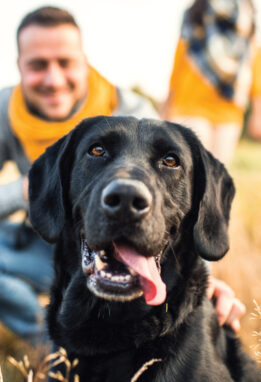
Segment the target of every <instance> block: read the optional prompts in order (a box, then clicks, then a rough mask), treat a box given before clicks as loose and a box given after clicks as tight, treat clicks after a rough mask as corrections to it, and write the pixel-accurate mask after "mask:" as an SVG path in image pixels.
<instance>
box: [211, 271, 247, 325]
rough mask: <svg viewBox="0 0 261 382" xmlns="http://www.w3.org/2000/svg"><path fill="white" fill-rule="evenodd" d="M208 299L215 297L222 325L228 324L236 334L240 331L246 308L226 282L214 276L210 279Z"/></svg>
mask: <svg viewBox="0 0 261 382" xmlns="http://www.w3.org/2000/svg"><path fill="white" fill-rule="evenodd" d="M207 295H208V298H210V299H211V298H213V297H215V299H216V304H215V308H216V312H217V315H218V320H219V323H220V325H221V326H222V325H224V324H227V325H229V326H230V327H231V328H232V329H233V330H234V331H235V332H238V331H239V330H240V322H239V320H240V318H241V317H242V316H243V314H245V311H246V308H245V305H244V304H242V302H241V301H239V300H238V299H237V298H236V297H235V293H234V291H233V290H232V289H231V288H230V287H229V286H228V285H227V284H226V283H225V282H224V281H221V280H218V279H216V278H214V277H212V276H210V277H209V286H208V289H207Z"/></svg>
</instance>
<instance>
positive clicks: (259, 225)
mask: <svg viewBox="0 0 261 382" xmlns="http://www.w3.org/2000/svg"><path fill="white" fill-rule="evenodd" d="M260 149H261V145H260V144H258V143H254V142H249V141H242V142H241V143H240V145H239V147H238V149H237V152H236V155H235V160H234V162H233V165H232V167H231V171H230V172H231V174H232V176H233V178H234V180H235V184H236V188H237V194H236V198H235V201H234V204H233V209H232V214H231V224H230V238H231V249H230V251H229V253H228V255H227V256H226V257H225V258H224V259H222V260H221V261H220V262H218V263H216V264H214V265H213V273H214V275H215V276H217V277H219V278H220V279H223V280H224V281H226V282H227V283H228V284H229V285H230V286H231V287H232V288H233V289H234V291H235V293H236V295H237V297H239V298H240V299H241V300H242V301H243V302H244V304H245V305H246V308H247V313H246V315H245V316H244V317H243V318H242V320H241V325H242V329H241V332H240V337H241V338H242V340H243V343H244V345H245V348H246V350H247V351H248V352H249V353H250V354H252V355H253V356H254V357H255V358H256V359H257V360H258V361H259V362H261V288H260V275H261V234H260V232H261V191H260V190H261V175H260V174H261V150H260ZM12 171H13V167H12V166H11V165H9V167H8V173H7V174H8V175H7V178H9V176H10V172H12ZM4 181H5V179H4ZM19 217H20V216H19V215H18V217H15V219H16V218H19ZM254 301H255V302H254ZM47 354H48V350H47V349H37V350H36V351H35V350H33V349H32V348H30V347H29V346H28V345H27V344H25V343H24V342H22V341H20V340H18V339H17V338H16V337H15V336H14V335H13V334H11V333H10V332H9V331H7V330H6V329H5V328H3V327H1V326H0V360H1V367H2V372H3V377H4V382H14V381H15V382H24V381H27V382H32V381H33V382H38V381H39V382H40V381H41V382H42V381H44V379H39V378H40V376H42V377H43V378H44V373H45V374H46V365H47V364H46V359H45V357H46V355H47ZM25 355H28V358H24V356H25ZM8 356H11V357H13V358H12V359H13V361H11V362H12V363H13V364H16V363H17V360H22V361H20V362H22V363H18V364H16V367H14V366H13V365H12V364H11V363H10V362H9V361H8ZM48 357H51V361H52V362H57V361H58V360H60V361H61V360H62V358H61V357H65V359H64V360H63V362H64V361H65V360H66V356H65V354H60V355H57V354H56V356H55V357H54V358H52V357H53V355H49V356H48ZM9 359H10V358H9ZM29 359H30V364H28V362H29ZM49 360H50V359H49ZM75 362H77V361H75ZM19 365H20V366H19ZM74 365H75V364H74ZM74 365H72V364H70V365H69V364H67V366H69V370H71V368H72V367H73V366H74ZM42 367H43V368H44V373H43V371H41V372H40V371H39V370H42ZM23 368H24V369H25V371H26V372H27V375H26V376H25V374H24V370H23V371H22V369H23ZM41 373H42V374H41ZM56 377H57V380H60V381H64V382H65V381H66V379H62V377H61V376H59V375H56ZM1 378H2V377H1V370H0V382H2V380H1ZM26 378H27V379H26ZM28 378H31V379H28ZM37 378H38V379H37ZM59 378H60V379H59ZM66 378H67V377H66ZM76 378H77V377H76ZM76 381H77V379H76V380H75V382H76Z"/></svg>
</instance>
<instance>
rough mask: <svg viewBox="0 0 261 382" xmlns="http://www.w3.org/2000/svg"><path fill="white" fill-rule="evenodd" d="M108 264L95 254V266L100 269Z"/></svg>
mask: <svg viewBox="0 0 261 382" xmlns="http://www.w3.org/2000/svg"><path fill="white" fill-rule="evenodd" d="M105 266H106V265H105V264H104V263H103V262H102V260H101V259H100V257H99V256H95V267H96V269H97V270H98V271H100V270H102V269H103V268H104V267H105Z"/></svg>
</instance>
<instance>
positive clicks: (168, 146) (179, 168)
mask: <svg viewBox="0 0 261 382" xmlns="http://www.w3.org/2000/svg"><path fill="white" fill-rule="evenodd" d="M29 193H30V219H31V222H32V225H33V227H34V228H35V230H36V231H37V232H38V233H39V234H40V235H41V236H42V237H43V238H44V239H45V240H47V241H49V242H56V241H57V240H58V239H59V238H61V234H62V232H64V230H65V228H64V227H65V226H66V227H67V228H66V229H67V231H66V232H67V234H68V228H69V230H71V231H72V232H74V237H76V244H75V249H76V252H77V255H76V256H75V254H74V253H72V256H74V257H75V259H73V260H72V261H74V262H75V263H77V264H78V265H79V267H81V270H82V273H83V274H84V275H85V277H86V280H87V286H88V288H89V290H90V291H91V292H93V293H94V294H95V295H96V296H98V297H101V298H104V299H107V300H115V301H129V300H132V299H135V298H137V297H139V296H141V295H142V294H144V297H145V300H146V302H147V303H148V304H151V305H158V304H161V303H162V302H163V301H164V300H165V297H166V290H165V284H164V282H163V281H162V279H161V276H160V275H161V267H162V266H164V258H165V252H166V250H167V249H168V248H169V246H172V247H173V248H175V246H178V245H179V246H180V245H183V246H184V248H190V249H191V248H192V249H193V251H194V253H196V254H197V255H199V256H201V257H202V258H204V259H207V260H217V259H219V258H221V257H222V256H223V255H224V254H225V253H226V251H227V250H228V234H227V228H228V220H229V212H230V205H231V201H232V199H233V196H234V186H233V182H232V180H231V178H230V176H229V175H228V173H227V171H226V170H225V168H224V166H223V165H222V164H221V163H220V162H218V161H217V160H216V159H214V158H213V156H212V155H211V154H210V153H208V152H207V151H206V150H205V149H204V148H203V146H202V145H201V143H200V142H199V141H198V139H197V138H196V137H195V135H194V134H193V133H192V132H191V131H190V130H189V129H187V128H184V127H182V126H180V125H176V124H172V123H169V122H161V121H156V120H147V119H144V120H137V119H136V118H133V117H96V118H90V119H86V120H84V121H83V122H82V123H81V124H80V125H79V126H78V127H77V128H76V129H74V130H73V131H72V132H71V133H70V134H68V135H67V136H65V137H63V138H62V139H61V140H59V141H58V142H56V143H55V144H54V145H53V146H51V147H50V148H48V149H47V151H46V153H45V154H44V155H42V156H41V157H40V158H39V159H38V160H36V162H35V163H34V164H33V166H32V169H31V171H30V192H29Z"/></svg>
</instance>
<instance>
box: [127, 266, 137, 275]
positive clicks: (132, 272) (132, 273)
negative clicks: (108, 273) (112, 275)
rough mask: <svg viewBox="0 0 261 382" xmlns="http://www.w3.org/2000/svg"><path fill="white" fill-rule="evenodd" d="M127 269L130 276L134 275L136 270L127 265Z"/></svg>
mask: <svg viewBox="0 0 261 382" xmlns="http://www.w3.org/2000/svg"><path fill="white" fill-rule="evenodd" d="M128 270H129V272H130V274H131V275H132V276H136V272H135V271H134V270H133V269H132V268H130V267H128Z"/></svg>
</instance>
